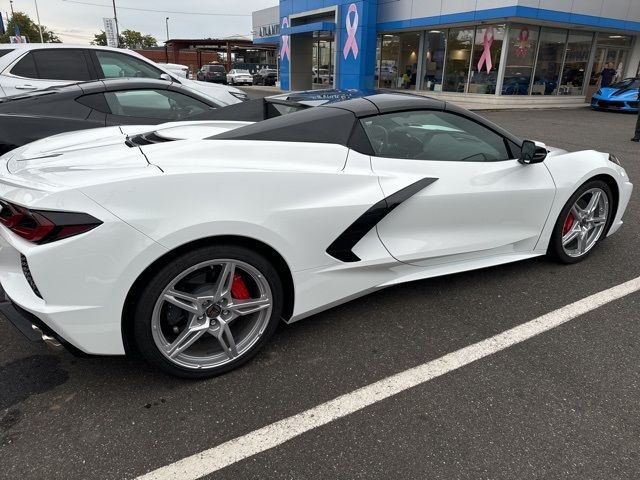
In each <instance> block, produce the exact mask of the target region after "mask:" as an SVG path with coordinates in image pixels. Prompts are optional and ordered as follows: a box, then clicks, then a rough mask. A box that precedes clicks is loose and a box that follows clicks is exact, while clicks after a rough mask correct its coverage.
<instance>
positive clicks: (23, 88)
mask: <svg viewBox="0 0 640 480" xmlns="http://www.w3.org/2000/svg"><path fill="white" fill-rule="evenodd" d="M15 88H16V90H37V89H38V87H34V86H33V85H16V87H15Z"/></svg>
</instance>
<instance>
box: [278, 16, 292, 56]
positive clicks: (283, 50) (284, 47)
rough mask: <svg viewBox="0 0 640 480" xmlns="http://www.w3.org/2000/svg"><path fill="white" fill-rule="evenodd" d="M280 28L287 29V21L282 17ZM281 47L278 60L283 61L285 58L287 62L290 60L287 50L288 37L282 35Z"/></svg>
mask: <svg viewBox="0 0 640 480" xmlns="http://www.w3.org/2000/svg"><path fill="white" fill-rule="evenodd" d="M282 28H289V19H288V18H287V17H284V18H283V19H282ZM281 38H282V47H280V60H284V57H287V60H289V59H290V58H291V51H290V50H289V49H290V47H289V35H282V37H281Z"/></svg>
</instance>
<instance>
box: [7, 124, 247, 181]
mask: <svg viewBox="0 0 640 480" xmlns="http://www.w3.org/2000/svg"><path fill="white" fill-rule="evenodd" d="M247 124H248V122H172V123H166V124H162V125H155V126H152V125H129V126H122V127H105V128H96V129H90V130H82V131H79V132H68V133H63V134H60V135H55V136H53V137H49V138H45V139H42V140H38V141H36V142H33V143H29V144H27V145H24V146H22V147H20V148H17V149H15V150H12V151H11V152H9V153H7V154H5V155H4V156H3V157H0V164H2V173H3V176H4V177H7V179H13V180H14V183H16V184H22V185H30V186H35V187H36V188H45V189H50V188H54V189H58V188H65V187H81V186H83V185H88V184H95V183H103V182H108V181H113V180H117V179H123V178H130V177H136V176H140V175H149V174H157V173H161V170H160V169H158V168H156V167H155V166H154V165H151V164H150V163H149V161H148V160H147V157H146V156H145V154H144V152H143V150H142V149H141V148H138V145H137V144H136V143H133V141H134V140H136V139H138V140H140V139H142V140H144V138H145V136H146V135H150V136H151V137H150V138H155V139H160V140H158V142H160V143H163V144H164V143H166V142H171V141H175V140H197V139H203V138H206V137H210V136H212V135H216V134H219V133H222V132H224V131H227V130H231V129H233V128H238V127H241V126H244V125H247ZM142 140H141V141H140V143H141V145H147V144H150V143H154V142H153V141H148V142H146V143H143V142H142Z"/></svg>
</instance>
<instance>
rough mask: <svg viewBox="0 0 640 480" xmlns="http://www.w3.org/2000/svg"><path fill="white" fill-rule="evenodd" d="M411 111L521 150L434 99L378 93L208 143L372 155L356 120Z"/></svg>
mask: <svg viewBox="0 0 640 480" xmlns="http://www.w3.org/2000/svg"><path fill="white" fill-rule="evenodd" d="M411 110H439V111H445V110H446V111H447V112H451V113H454V114H456V115H461V116H464V117H466V118H468V119H469V120H472V121H474V122H476V123H479V124H481V125H484V126H485V127H487V128H488V129H490V130H493V131H494V132H496V133H498V134H500V135H502V136H503V137H505V138H507V139H508V140H510V141H512V142H513V143H515V144H516V145H518V146H522V140H521V139H519V138H518V137H516V136H514V135H513V134H511V133H509V132H508V131H506V130H504V129H503V128H502V127H500V126H498V125H496V124H494V123H492V122H489V121H488V120H486V119H484V118H482V117H481V116H479V115H476V114H475V113H473V112H470V111H468V110H465V109H464V108H460V107H458V106H456V105H453V104H450V103H447V102H444V101H441V100H437V99H434V98H429V97H422V96H418V95H407V94H401V93H398V94H394V93H382V94H378V95H370V96H367V97H361V98H355V99H352V100H346V101H343V102H337V103H332V104H329V105H323V106H319V107H315V108H309V109H306V110H302V111H299V112H295V113H291V114H289V115H284V116H281V117H276V118H270V119H268V120H264V121H262V122H258V123H254V124H252V125H247V126H246V127H240V128H237V129H234V130H230V131H227V132H224V133H221V134H218V135H214V136H212V137H209V139H212V140H214V139H215V140H264V141H279V142H308V143H333V144H337V145H344V146H346V147H348V148H351V149H353V150H356V151H358V152H360V153H363V154H365V155H373V154H374V152H373V149H372V147H371V144H370V143H369V140H368V138H367V136H366V134H365V132H364V129H363V128H362V125H361V123H360V122H359V121H358V120H359V119H361V118H366V117H372V116H376V115H383V114H386V113H393V112H404V111H411Z"/></svg>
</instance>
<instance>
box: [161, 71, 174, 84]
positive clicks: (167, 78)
mask: <svg viewBox="0 0 640 480" xmlns="http://www.w3.org/2000/svg"><path fill="white" fill-rule="evenodd" d="M160 80H166V81H167V82H173V78H171V75H169V74H168V73H161V74H160Z"/></svg>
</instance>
